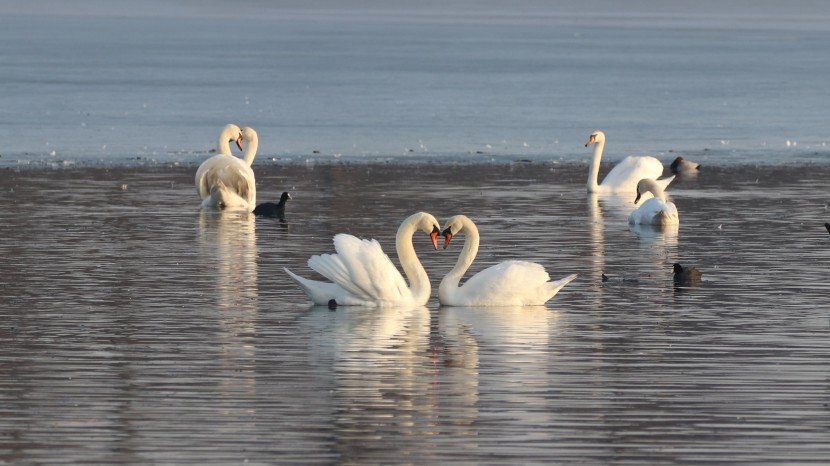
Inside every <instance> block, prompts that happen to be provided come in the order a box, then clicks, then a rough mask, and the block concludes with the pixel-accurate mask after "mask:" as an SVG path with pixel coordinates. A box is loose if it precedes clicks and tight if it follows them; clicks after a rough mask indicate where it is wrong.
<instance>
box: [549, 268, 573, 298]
mask: <svg viewBox="0 0 830 466" xmlns="http://www.w3.org/2000/svg"><path fill="white" fill-rule="evenodd" d="M576 277H577V274H575V273H573V274H570V275H568V276H567V277H565V278H562V279H559V280H556V281H555V282H548V284H547V286H548V293H550V298H548V299H551V298H553V297H554V296H556V293H559V290H561V289H562V288H564V287H565V285H567V284H568V283H570V282H572V281H574V280H575V279H576Z"/></svg>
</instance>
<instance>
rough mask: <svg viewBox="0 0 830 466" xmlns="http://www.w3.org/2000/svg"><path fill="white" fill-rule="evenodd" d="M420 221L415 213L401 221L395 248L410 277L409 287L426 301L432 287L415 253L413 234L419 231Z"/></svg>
mask: <svg viewBox="0 0 830 466" xmlns="http://www.w3.org/2000/svg"><path fill="white" fill-rule="evenodd" d="M419 221H420V218H419V217H418V215H417V214H416V215H413V216H411V217H409V218H407V219H406V220H404V221H403V223H401V226H400V227H399V228H398V233H397V235H395V249H396V250H397V252H398V260H399V261H400V262H401V268H402V269H403V272H404V274H405V275H406V278H408V279H409V289H410V291H411V292H412V297H413V299H414V300H416V301H423V302H424V303H426V301H427V300H429V294H430V292H432V287H431V286H430V284H429V277H428V276H427V272H426V270H424V267H423V266H422V265H421V261H420V260H418V255H417V254H415V247H414V246H412V236H413V235H414V234H415V232H416V231H418V227H417V224H418V222H419Z"/></svg>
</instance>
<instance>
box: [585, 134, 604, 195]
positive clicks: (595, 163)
mask: <svg viewBox="0 0 830 466" xmlns="http://www.w3.org/2000/svg"><path fill="white" fill-rule="evenodd" d="M604 148H605V140H604V139H600V140H598V141H597V142H595V143H594V158H593V160H591V166H589V167H588V184H587V186H588V192H596V191H597V188H599V182H598V181H597V178H598V177H599V162H600V160H601V159H602V150H603V149H604Z"/></svg>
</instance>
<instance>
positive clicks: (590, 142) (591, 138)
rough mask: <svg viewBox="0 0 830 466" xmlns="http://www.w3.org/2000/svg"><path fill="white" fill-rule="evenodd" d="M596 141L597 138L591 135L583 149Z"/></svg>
mask: <svg viewBox="0 0 830 466" xmlns="http://www.w3.org/2000/svg"><path fill="white" fill-rule="evenodd" d="M596 140H597V137H596V136H594V135H593V134H592V135H591V137H589V138H588V142H586V143H585V147H588V146H590V145H591V144H593V143H594V142H595V141H596Z"/></svg>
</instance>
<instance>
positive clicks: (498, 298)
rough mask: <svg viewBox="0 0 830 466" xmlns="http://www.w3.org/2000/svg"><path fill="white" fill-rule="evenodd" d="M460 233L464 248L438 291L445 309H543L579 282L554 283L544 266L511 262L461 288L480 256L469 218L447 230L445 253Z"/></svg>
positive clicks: (457, 218) (455, 220)
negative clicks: (565, 287)
mask: <svg viewBox="0 0 830 466" xmlns="http://www.w3.org/2000/svg"><path fill="white" fill-rule="evenodd" d="M459 233H464V236H465V239H464V248H463V249H462V250H461V254H460V255H459V256H458V261H457V262H456V264H455V267H453V269H452V270H451V271H450V273H448V274H447V275H446V276H445V277H444V279H443V280H441V285H440V286H439V287H438V299H439V301H440V302H441V304H442V305H444V306H538V305H543V304H545V303H546V302H547V301H548V300H550V299H551V298H553V297H554V296H556V293H558V292H559V290H561V289H562V287H564V286H565V285H567V284H568V283H570V282H571V281H572V280H573V279H575V278H576V274H573V275H568V276H567V277H565V278H563V279H561V280H557V281H555V282H551V281H549V280H550V275H548V273H547V272H545V268H544V267H542V265H541V264H537V263H534V262H525V261H516V260H511V261H506V262H502V263H500V264H496V265H494V266H492V267H489V268H487V269H484V270H482V271H481V272H479V273H477V274H475V275H473V276H472V277H470V278H469V279H468V280H467V281H466V282H465V283H464V285H462V286H458V282H459V281H461V277H462V276H464V273H465V272H467V269H469V268H470V265H471V264H472V263H473V260H474V259H475V257H476V254H477V253H478V243H479V236H478V228H476V225H475V223H473V221H472V220H470V219H469V218H468V217H467V216H465V215H456V216H455V217H452V218H451V219H449V221H447V224H446V226H445V227H444V230H443V233H442V234H443V235H444V249H446V248H447V246H449V244H450V240H451V239H452V237H453V236H454V235H457V234H459Z"/></svg>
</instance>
